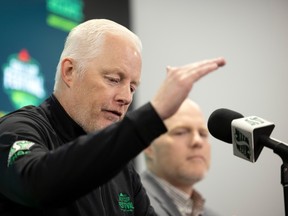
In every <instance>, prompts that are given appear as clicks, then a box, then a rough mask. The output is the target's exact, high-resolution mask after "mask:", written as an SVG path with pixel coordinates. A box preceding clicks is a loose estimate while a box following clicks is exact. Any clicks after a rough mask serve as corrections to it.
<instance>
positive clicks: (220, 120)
mask: <svg viewBox="0 0 288 216" xmlns="http://www.w3.org/2000/svg"><path fill="white" fill-rule="evenodd" d="M243 117H244V116H243V115H242V114H240V113H238V112H235V111H232V110H229V109H225V108H221V109H217V110H215V111H214V112H213V113H212V114H211V115H210V117H209V119H208V125H207V126H208V130H209V132H210V134H211V135H212V136H213V137H215V138H217V139H219V140H222V141H224V142H227V143H232V132H231V123H232V121H233V120H234V119H238V118H243Z"/></svg>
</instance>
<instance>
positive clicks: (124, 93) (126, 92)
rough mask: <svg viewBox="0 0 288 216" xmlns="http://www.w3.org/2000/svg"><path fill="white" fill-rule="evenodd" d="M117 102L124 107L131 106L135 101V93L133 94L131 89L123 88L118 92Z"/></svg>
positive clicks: (128, 87)
mask: <svg viewBox="0 0 288 216" xmlns="http://www.w3.org/2000/svg"><path fill="white" fill-rule="evenodd" d="M116 100H117V101H118V102H119V103H121V104H122V105H129V104H130V103H131V102H132V100H133V93H132V92H131V87H130V85H129V86H126V85H125V86H122V87H121V88H119V89H118V90H117V95H116Z"/></svg>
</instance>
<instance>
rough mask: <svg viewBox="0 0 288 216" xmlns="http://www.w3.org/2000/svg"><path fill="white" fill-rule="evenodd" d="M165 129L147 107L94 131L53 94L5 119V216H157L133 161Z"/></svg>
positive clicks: (0, 211) (1, 201)
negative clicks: (82, 124)
mask: <svg viewBox="0 0 288 216" xmlns="http://www.w3.org/2000/svg"><path fill="white" fill-rule="evenodd" d="M164 132H166V127H165V126H164V124H163V122H162V121H161V119H160V118H159V116H158V115H157V113H156V112H155V110H154V109H153V107H152V106H151V104H150V103H147V104H146V105H144V106H142V107H141V108H140V109H138V110H135V111H132V112H130V113H128V114H127V115H126V117H125V118H124V119H123V120H122V121H120V122H118V123H114V124H112V125H110V126H109V127H107V128H105V129H103V130H100V131H98V132H96V133H91V134H86V133H85V132H84V131H83V129H82V128H81V127H80V126H79V125H78V124H76V123H75V121H73V120H72V119H71V118H70V117H69V116H68V114H67V113H66V112H65V110H64V109H63V107H62V106H61V105H60V103H59V102H58V101H57V99H56V98H55V97H54V96H53V95H52V96H51V97H50V98H48V99H47V100H46V101H45V102H43V103H42V104H41V105H40V106H27V107H24V108H22V109H20V110H17V111H15V112H13V113H11V114H8V115H6V116H4V117H2V118H1V119H0V215H1V216H6V215H9V216H14V215H15V216H16V215H17V216H19V215H29V216H34V215H35V216H36V215H37V216H80V215H81V216H105V215H108V216H114V215H115V216H118V215H119V216H121V215H137V216H141V215H155V213H154V210H153V208H152V207H151V206H150V202H149V199H148V197H147V195H146V192H145V189H144V188H143V186H142V184H141V181H140V178H139V175H138V174H137V172H136V171H135V170H134V168H133V165H132V164H131V163H129V161H131V160H132V159H133V158H134V157H135V156H136V155H138V154H139V153H140V152H141V151H142V150H143V149H145V148H146V147H147V146H148V145H149V144H150V142H151V141H152V140H153V139H154V138H156V137H157V136H159V135H160V134H162V133H164Z"/></svg>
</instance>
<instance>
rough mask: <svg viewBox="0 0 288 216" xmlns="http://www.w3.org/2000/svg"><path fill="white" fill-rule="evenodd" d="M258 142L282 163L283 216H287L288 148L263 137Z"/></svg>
mask: <svg viewBox="0 0 288 216" xmlns="http://www.w3.org/2000/svg"><path fill="white" fill-rule="evenodd" d="M259 141H260V143H261V144H262V145H263V146H266V147H268V148H270V149H272V150H273V151H274V153H275V154H277V155H279V156H280V157H281V159H282V161H283V164H282V165H281V184H282V186H283V191H284V204H285V216H288V146H287V145H285V144H283V143H281V142H278V141H276V140H273V139H271V138H269V137H265V136H262V137H260V138H259Z"/></svg>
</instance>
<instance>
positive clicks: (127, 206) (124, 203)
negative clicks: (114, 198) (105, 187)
mask: <svg viewBox="0 0 288 216" xmlns="http://www.w3.org/2000/svg"><path fill="white" fill-rule="evenodd" d="M118 204H119V207H120V209H121V211H123V212H133V211H134V206H133V203H132V202H131V200H130V197H129V196H128V195H127V194H125V193H120V194H119V195H118Z"/></svg>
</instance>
